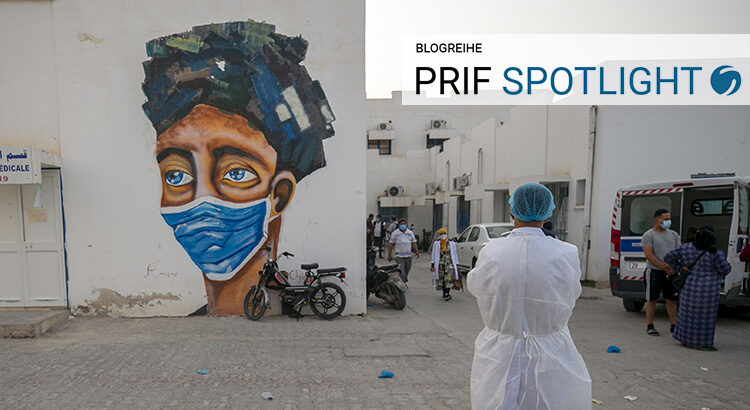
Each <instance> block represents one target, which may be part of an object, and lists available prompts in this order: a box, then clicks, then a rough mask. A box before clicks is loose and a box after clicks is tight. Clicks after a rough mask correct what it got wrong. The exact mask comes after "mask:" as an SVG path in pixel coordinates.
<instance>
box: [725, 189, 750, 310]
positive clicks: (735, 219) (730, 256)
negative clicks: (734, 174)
mask: <svg viewBox="0 0 750 410" xmlns="http://www.w3.org/2000/svg"><path fill="white" fill-rule="evenodd" d="M749 197H750V187H748V186H747V185H745V184H743V183H740V182H735V183H734V202H733V204H732V205H733V210H732V225H731V227H730V231H729V246H728V247H727V260H728V261H729V264H730V265H732V271H731V272H730V273H729V275H727V277H726V279H725V281H724V292H725V293H726V295H727V300H730V299H733V298H734V297H736V296H737V295H738V294H739V292H740V289H741V286H742V280H743V279H745V278H747V272H745V262H741V261H740V258H739V256H740V252H742V249H743V248H744V247H745V245H746V244H747V241H748V233H749V231H750V225H749V224H750V218H748V212H749V211H750V203H749V201H750V199H749Z"/></svg>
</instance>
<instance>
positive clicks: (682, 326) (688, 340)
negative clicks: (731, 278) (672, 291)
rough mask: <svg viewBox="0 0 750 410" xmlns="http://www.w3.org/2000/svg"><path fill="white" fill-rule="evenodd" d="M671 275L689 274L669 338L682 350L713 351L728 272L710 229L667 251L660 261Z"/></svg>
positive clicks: (728, 269) (705, 229)
mask: <svg viewBox="0 0 750 410" xmlns="http://www.w3.org/2000/svg"><path fill="white" fill-rule="evenodd" d="M664 262H666V263H668V264H669V266H671V267H672V269H674V270H675V272H679V271H683V270H685V271H686V270H688V267H689V266H690V265H691V264H692V265H693V267H692V268H690V274H689V275H688V277H687V278H686V279H685V284H684V286H683V288H682V289H681V290H680V305H679V308H678V309H677V323H676V325H675V329H674V333H672V337H674V338H675V340H677V341H678V342H680V343H682V344H683V345H685V346H688V347H692V348H695V349H698V350H712V351H713V350H716V347H714V332H715V330H716V313H717V311H718V309H719V292H720V291H721V279H722V278H723V277H725V276H726V275H727V274H729V271H730V270H732V267H731V265H729V262H727V258H726V257H725V256H724V252H722V251H721V249H717V247H716V238H715V237H714V234H713V232H712V231H711V230H710V228H701V229H699V230H698V232H697V233H696V235H695V239H693V241H692V242H688V243H685V244H683V245H682V246H680V247H679V248H677V249H674V250H672V251H669V252H668V253H667V255H666V256H665V257H664Z"/></svg>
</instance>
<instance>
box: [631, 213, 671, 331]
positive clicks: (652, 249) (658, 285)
mask: <svg viewBox="0 0 750 410" xmlns="http://www.w3.org/2000/svg"><path fill="white" fill-rule="evenodd" d="M671 226H672V217H671V216H670V215H669V211H668V210H666V209H657V210H656V212H654V227H653V228H651V229H649V230H648V231H646V233H644V234H643V237H641V246H642V247H643V253H644V254H645V255H646V260H647V262H646V271H645V272H644V274H643V276H644V280H645V282H646V334H648V335H651V336H659V331H658V330H656V328H655V327H654V316H655V314H656V301H657V300H659V296H660V295H661V296H662V297H663V298H664V299H666V300H667V315H668V316H669V324H670V326H669V331H670V332H673V331H674V325H675V320H676V318H677V300H678V298H679V296H678V294H677V289H676V288H675V287H674V286H672V282H671V281H670V280H669V276H670V275H674V271H673V270H672V268H671V267H670V266H669V264H667V263H665V262H664V255H666V254H667V252H669V251H671V250H673V249H675V248H677V247H679V246H680V235H679V234H678V233H677V232H675V231H673V230H671V229H669V228H670V227H671Z"/></svg>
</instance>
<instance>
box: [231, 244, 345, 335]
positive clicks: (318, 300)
mask: <svg viewBox="0 0 750 410" xmlns="http://www.w3.org/2000/svg"><path fill="white" fill-rule="evenodd" d="M266 252H267V253H268V258H267V259H266V262H265V263H264V264H263V270H261V271H260V277H259V278H258V284H257V285H253V286H252V287H251V288H250V291H248V292H247V295H245V302H244V310H245V317H246V318H248V319H250V320H258V319H260V318H261V317H263V314H264V313H266V309H267V308H268V304H269V300H270V298H269V292H268V289H272V290H276V291H278V292H279V297H280V298H281V302H282V306H285V307H287V308H288V309H289V310H290V311H291V313H292V314H293V315H294V317H296V318H297V319H298V320H299V318H300V317H302V308H303V307H304V306H305V305H309V306H310V308H311V309H312V311H313V313H315V314H316V315H317V316H318V317H320V318H322V319H328V320H330V319H333V318H335V317H337V316H340V315H341V313H342V312H343V311H344V308H345V307H346V294H344V290H343V289H341V287H340V286H339V285H337V284H335V283H331V282H324V281H323V280H322V279H324V278H337V279H338V280H340V281H341V282H342V283H346V282H344V279H345V278H346V268H343V267H342V268H330V269H319V266H318V264H317V263H310V264H303V265H302V266H301V267H302V269H304V270H305V280H304V283H303V284H302V285H292V284H291V282H290V281H289V277H288V276H287V273H286V272H284V271H282V270H279V265H278V263H277V262H276V260H274V259H273V257H272V256H271V248H270V247H267V248H266ZM281 256H284V257H286V258H293V257H294V255H293V254H291V253H289V252H282V253H281ZM313 270H315V271H314V272H313Z"/></svg>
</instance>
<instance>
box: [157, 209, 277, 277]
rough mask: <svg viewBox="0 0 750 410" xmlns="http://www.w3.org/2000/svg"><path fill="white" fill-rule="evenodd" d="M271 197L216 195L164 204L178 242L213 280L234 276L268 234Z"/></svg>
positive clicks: (164, 215) (166, 218)
mask: <svg viewBox="0 0 750 410" xmlns="http://www.w3.org/2000/svg"><path fill="white" fill-rule="evenodd" d="M270 209H271V201H270V200H269V199H268V198H263V199H260V200H257V201H253V202H248V203H241V204H238V203H233V202H226V201H222V200H221V199H218V198H216V197H213V196H206V197H202V198H198V199H196V200H195V201H192V202H190V203H188V204H185V205H181V206H170V207H163V208H161V214H162V217H163V218H164V220H165V221H166V222H167V224H168V225H169V226H171V227H172V229H173V230H174V236H175V238H176V239H177V242H179V243H180V245H182V247H183V248H184V249H185V251H186V252H187V253H188V256H190V259H192V260H193V262H194V263H195V264H196V265H197V266H198V267H199V268H200V269H201V271H203V273H204V274H205V275H206V277H208V278H209V279H211V280H221V281H223V280H228V279H231V278H232V277H233V276H234V275H235V274H236V273H237V272H238V271H239V270H240V268H242V267H243V266H244V265H245V263H247V261H248V260H250V258H251V257H252V256H253V255H254V254H255V252H257V250H258V248H260V246H261V245H262V244H263V240H264V239H265V238H267V237H268V221H269V218H268V216H269V211H270Z"/></svg>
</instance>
